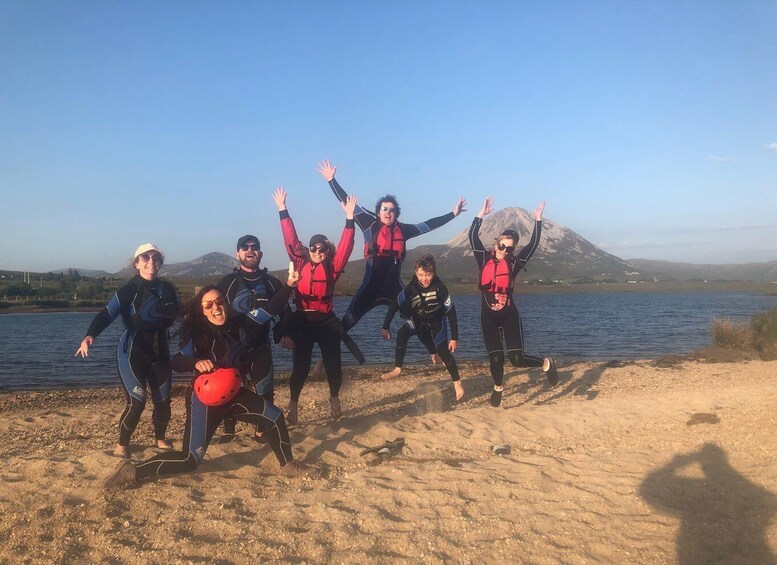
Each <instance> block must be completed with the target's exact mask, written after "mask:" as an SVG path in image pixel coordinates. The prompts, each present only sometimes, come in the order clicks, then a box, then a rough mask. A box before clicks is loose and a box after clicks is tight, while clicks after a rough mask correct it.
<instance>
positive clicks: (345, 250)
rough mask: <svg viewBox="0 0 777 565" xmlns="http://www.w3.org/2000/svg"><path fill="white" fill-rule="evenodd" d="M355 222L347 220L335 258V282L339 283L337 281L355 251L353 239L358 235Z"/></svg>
mask: <svg viewBox="0 0 777 565" xmlns="http://www.w3.org/2000/svg"><path fill="white" fill-rule="evenodd" d="M353 222H354V221H353V220H345V227H344V228H343V234H342V235H341V236H340V243H338V244H337V251H335V258H334V260H333V262H332V263H333V265H334V269H335V272H334V277H335V282H337V279H339V278H340V275H342V274H343V271H344V270H345V265H346V263H348V259H349V258H350V256H351V252H352V251H353V238H354V235H355V233H356V228H354V226H353Z"/></svg>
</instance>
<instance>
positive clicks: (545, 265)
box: [341, 208, 652, 289]
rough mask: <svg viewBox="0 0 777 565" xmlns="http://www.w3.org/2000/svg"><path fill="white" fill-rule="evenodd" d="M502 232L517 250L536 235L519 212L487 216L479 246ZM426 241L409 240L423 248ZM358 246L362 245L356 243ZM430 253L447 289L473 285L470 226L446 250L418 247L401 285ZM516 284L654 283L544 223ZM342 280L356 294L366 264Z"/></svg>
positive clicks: (355, 263)
mask: <svg viewBox="0 0 777 565" xmlns="http://www.w3.org/2000/svg"><path fill="white" fill-rule="evenodd" d="M506 229H512V230H515V231H516V232H518V234H519V235H520V240H519V242H518V246H519V247H522V246H524V245H526V244H528V243H529V239H530V237H531V233H532V230H533V229H534V214H533V213H530V212H529V211H527V210H525V209H523V208H504V209H502V210H499V211H498V212H494V213H492V214H489V215H488V216H486V217H485V218H484V220H483V224H482V225H481V227H480V239H481V241H482V242H483V245H485V246H486V247H487V248H488V247H493V243H494V241H495V239H496V237H497V236H498V235H499V234H500V233H502V232H503V231H504V230H506ZM423 239H424V236H420V237H419V238H418V239H415V240H411V241H410V243H411V244H412V243H413V242H415V241H419V242H422V241H423ZM360 243H361V242H360ZM361 252H362V246H361V245H357V249H355V250H354V255H353V256H356V254H357V253H359V255H361ZM427 253H431V254H432V255H434V256H435V258H436V259H437V265H438V271H439V273H440V277H441V278H443V280H445V281H446V283H449V284H455V283H462V284H472V285H473V286H474V285H476V284H477V277H478V272H477V265H476V263H475V259H474V257H473V253H472V249H471V248H470V244H469V226H467V228H466V229H464V230H463V231H461V232H460V233H459V234H458V235H456V236H455V237H454V238H452V239H451V240H450V241H448V243H447V244H445V245H420V246H418V247H416V248H414V249H410V250H408V252H407V258H406V259H405V267H404V268H403V273H402V275H403V279H404V280H407V279H409V278H410V276H411V274H412V265H413V264H414V263H415V261H416V259H418V257H420V256H421V255H424V254H427ZM526 267H527V269H526V271H523V272H522V273H521V274H520V275H519V277H518V278H519V280H527V281H537V280H543V281H553V280H564V281H570V280H574V279H590V280H592V281H602V280H617V281H619V282H623V281H624V280H626V279H629V278H640V277H646V278H652V273H642V272H637V270H636V269H635V268H634V267H633V266H632V265H630V264H629V263H627V262H625V261H623V260H622V259H619V258H618V257H616V256H615V255H611V254H609V253H607V252H605V251H602V250H601V249H599V248H598V247H596V246H595V245H594V244H592V243H591V242H589V241H588V240H586V239H585V238H583V237H581V236H580V235H578V234H577V233H575V232H574V231H572V230H570V229H568V228H565V227H563V226H561V225H559V224H557V223H555V222H553V221H551V220H547V219H544V220H543V222H542V236H541V239H540V246H539V248H538V249H537V251H536V252H535V254H534V256H533V257H532V258H531V260H530V261H529V263H528V264H527V266H526ZM345 270H346V272H345V273H344V274H343V277H342V279H341V281H342V285H343V286H344V287H352V288H354V289H355V288H357V287H358V285H359V283H360V282H361V279H362V276H363V275H364V259H358V260H352V261H349V263H348V265H347V266H346V269H345Z"/></svg>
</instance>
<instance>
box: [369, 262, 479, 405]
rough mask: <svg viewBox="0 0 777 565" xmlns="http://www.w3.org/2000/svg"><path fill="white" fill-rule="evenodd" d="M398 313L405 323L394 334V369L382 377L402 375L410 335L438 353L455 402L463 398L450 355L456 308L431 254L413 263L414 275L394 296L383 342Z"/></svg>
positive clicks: (455, 333) (454, 342) (454, 339)
mask: <svg viewBox="0 0 777 565" xmlns="http://www.w3.org/2000/svg"><path fill="white" fill-rule="evenodd" d="M397 310H399V311H400V312H401V314H402V316H403V317H404V318H406V321H405V323H404V324H403V325H402V327H401V328H400V330H399V331H398V332H397V346H396V351H395V356H394V370H393V371H389V372H388V373H384V374H383V375H381V376H382V378H384V379H388V378H391V377H397V376H399V374H400V373H401V372H402V365H403V364H404V361H405V353H406V352H407V343H408V341H409V340H410V336H411V335H412V334H414V333H415V334H416V335H418V339H419V340H420V341H421V343H423V344H424V346H426V347H427V349H429V347H430V346H431V347H433V348H434V349H433V350H434V351H436V352H437V355H439V357H440V359H442V362H443V363H444V364H445V368H446V369H448V373H450V375H451V380H452V381H453V388H454V391H455V392H456V400H461V397H462V396H464V387H462V386H461V379H460V377H459V370H458V367H457V366H456V360H455V359H454V358H453V355H452V353H454V352H455V351H456V347H457V345H458V339H459V328H458V324H457V321H456V307H455V306H454V305H453V300H451V297H450V294H449V292H448V288H447V287H446V286H445V284H444V283H443V282H442V281H441V280H440V279H439V278H437V265H436V263H435V260H434V257H433V256H432V255H424V256H422V257H420V258H419V259H418V261H416V264H415V276H414V277H413V278H412V279H411V280H410V282H409V283H408V284H407V286H406V287H405V288H404V289H402V290H401V291H400V292H399V294H398V295H397V298H396V300H395V301H394V302H393V303H392V304H391V306H389V309H388V312H387V313H386V318H385V319H384V320H383V329H382V330H381V332H380V334H381V336H382V337H383V338H384V339H391V329H390V328H391V320H392V319H393V318H394V314H396V312H397ZM446 318H447V320H448V324H450V327H451V339H450V340H448V327H447V325H446V323H445V319H446Z"/></svg>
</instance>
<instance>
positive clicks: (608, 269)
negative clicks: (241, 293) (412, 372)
mask: <svg viewBox="0 0 777 565" xmlns="http://www.w3.org/2000/svg"><path fill="white" fill-rule="evenodd" d="M542 224H543V227H542V238H541V239H540V246H539V248H538V249H537V252H536V253H535V254H534V256H533V257H532V258H531V260H530V261H529V263H528V264H527V268H526V271H523V272H522V273H521V274H520V275H519V277H518V280H519V282H520V281H531V282H538V281H542V282H552V281H564V282H568V283H569V282H571V283H574V282H601V281H608V282H624V281H633V280H650V281H652V280H654V279H656V280H676V281H693V280H709V281H720V280H725V281H753V282H772V281H777V261H771V262H768V263H748V264H741V265H695V264H691V263H672V262H669V261H653V260H649V259H629V260H627V261H624V260H623V259H620V258H618V257H616V256H615V255H611V254H610V253H607V252H606V251H603V250H602V249H600V248H598V247H597V246H596V245H594V244H593V243H591V242H590V241H588V240H587V239H585V238H584V237H582V236H580V235H579V234H577V233H575V232H574V231H572V230H570V229H568V228H565V227H564V226H561V225H559V224H557V223H555V222H553V221H552V220H548V219H545V220H543V222H542ZM506 229H512V230H515V231H516V232H518V233H519V234H520V240H519V242H518V246H519V247H522V246H524V245H526V244H527V243H528V242H529V238H530V237H531V232H532V230H533V229H534V214H532V213H530V212H529V211H528V210H525V209H523V208H504V209H502V210H499V211H497V212H494V213H492V214H489V215H488V216H486V218H485V219H484V221H483V225H482V226H481V229H480V239H481V240H482V241H483V244H484V245H485V246H486V247H491V246H493V243H494V240H495V238H496V237H497V235H499V234H500V233H501V232H503V231H504V230H506ZM468 233H469V225H468V226H467V228H466V229H464V230H462V231H461V232H460V233H459V234H458V235H456V236H455V237H454V238H452V239H451V240H450V241H448V243H447V244H441V245H419V246H418V247H415V248H413V249H409V250H408V252H407V258H406V259H405V267H404V269H403V271H404V272H403V279H404V280H405V281H407V280H408V279H409V278H410V277H411V276H412V265H413V264H414V263H415V261H416V259H417V258H418V257H419V256H421V255H423V254H426V253H431V254H432V255H434V256H435V257H436V258H437V264H438V270H439V272H440V276H441V277H442V278H443V279H444V280H445V281H446V282H447V283H449V284H452V285H455V284H462V285H473V287H474V285H475V284H476V283H477V275H478V273H477V268H476V265H475V260H474V258H473V256H472V250H471V249H470V245H469V239H468ZM356 237H357V242H356V247H355V249H354V252H353V255H352V256H351V257H352V260H351V261H349V263H348V265H347V266H346V269H345V273H343V276H342V278H341V279H340V283H338V287H337V290H338V293H345V294H348V293H353V292H354V291H355V290H356V289H357V288H358V286H359V284H360V283H361V280H362V277H363V275H364V259H363V258H362V257H363V241H362V238H361V234H357V236H356ZM424 239H426V238H425V236H420V237H419V238H417V239H413V240H410V242H409V243H410V245H413V244H415V243H416V242H418V243H423V241H424ZM237 266H238V262H237V260H236V259H235V258H234V257H232V256H230V255H227V254H225V253H219V252H212V253H208V254H206V255H203V256H201V257H197V258H196V259H193V260H191V261H184V262H181V263H171V264H166V265H165V268H164V271H163V275H164V276H165V277H172V278H176V277H186V278H198V277H215V276H224V275H226V274H228V273H230V272H232V269H234V268H235V267H237ZM73 270H75V269H73ZM67 271H68V269H60V270H59V271H56V272H65V273H66V272H67ZM78 271H79V273H80V274H83V275H84V276H104V275H106V274H107V273H105V272H104V271H94V270H89V269H79V270H78ZM92 273H96V274H92ZM134 274H135V270H134V269H132V268H131V267H127V268H125V269H123V270H122V271H119V272H118V273H115V274H114V276H116V277H119V278H129V277H131V276H132V275H134ZM273 274H275V275H276V276H278V278H281V279H284V280H285V276H286V271H285V270H279V271H277V272H275V273H273Z"/></svg>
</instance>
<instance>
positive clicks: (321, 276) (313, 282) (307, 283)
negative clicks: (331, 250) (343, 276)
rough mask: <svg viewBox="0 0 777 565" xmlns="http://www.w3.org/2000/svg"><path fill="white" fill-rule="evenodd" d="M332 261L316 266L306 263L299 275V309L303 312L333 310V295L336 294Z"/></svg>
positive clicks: (325, 261) (327, 260)
mask: <svg viewBox="0 0 777 565" xmlns="http://www.w3.org/2000/svg"><path fill="white" fill-rule="evenodd" d="M329 263H330V260H329V259H326V260H324V262H322V263H319V264H318V265H314V264H313V263H311V262H309V261H308V262H306V263H305V264H304V265H303V267H302V271H301V272H300V274H299V284H298V285H297V298H298V304H297V307H298V308H300V309H301V310H317V311H319V312H330V311H331V310H332V295H333V293H334V286H335V283H334V273H333V272H332V267H331V265H330V264H329Z"/></svg>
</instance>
